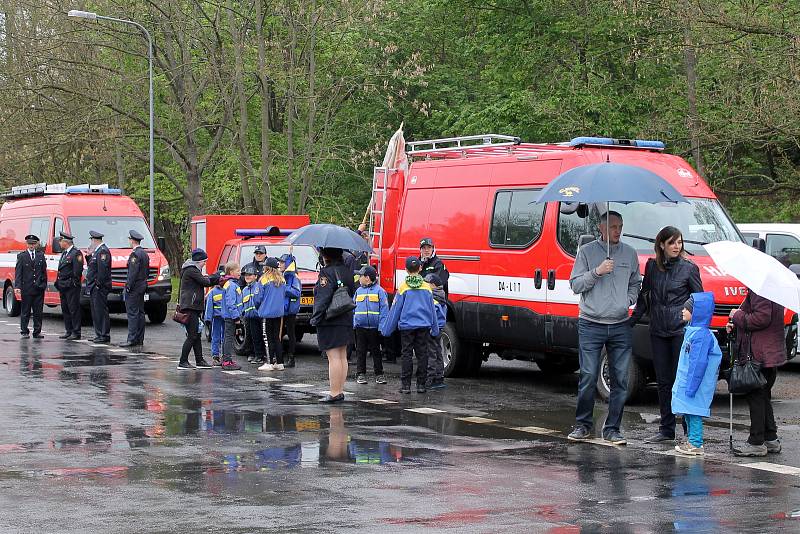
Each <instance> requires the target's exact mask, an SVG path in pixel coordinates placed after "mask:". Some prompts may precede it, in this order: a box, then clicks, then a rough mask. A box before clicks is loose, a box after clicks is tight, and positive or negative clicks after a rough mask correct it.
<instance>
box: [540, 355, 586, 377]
mask: <svg viewBox="0 0 800 534" xmlns="http://www.w3.org/2000/svg"><path fill="white" fill-rule="evenodd" d="M536 365H537V366H538V367H539V369H540V370H541V371H542V372H543V373H544V374H546V375H571V374H572V373H574V372H575V371H577V370H578V369H579V368H580V365H578V361H577V360H575V361H573V360H558V359H556V360H537V361H536Z"/></svg>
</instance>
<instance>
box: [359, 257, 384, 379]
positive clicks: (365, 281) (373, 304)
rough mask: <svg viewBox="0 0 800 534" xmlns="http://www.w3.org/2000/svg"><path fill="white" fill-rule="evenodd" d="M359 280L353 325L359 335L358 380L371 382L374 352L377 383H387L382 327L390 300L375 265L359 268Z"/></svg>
mask: <svg viewBox="0 0 800 534" xmlns="http://www.w3.org/2000/svg"><path fill="white" fill-rule="evenodd" d="M358 275H359V276H358V282H359V284H361V287H359V288H358V289H357V290H356V294H355V295H353V302H355V304H356V309H355V314H354V315H353V328H354V329H355V334H356V362H357V365H358V369H357V375H356V382H357V383H359V384H366V383H367V351H369V353H370V354H371V355H372V369H373V371H374V372H375V382H376V383H377V384H385V383H386V377H385V376H384V375H383V357H382V355H381V351H380V348H379V345H380V331H379V330H380V328H381V327H382V326H383V325H384V323H385V322H386V318H387V317H388V315H389V300H388V298H387V296H386V291H385V290H384V289H383V288H382V287H381V286H380V285H378V284H377V283H376V280H377V278H378V273H377V271H375V268H374V267H372V266H371V265H365V266H364V267H362V268H361V270H360V271H358Z"/></svg>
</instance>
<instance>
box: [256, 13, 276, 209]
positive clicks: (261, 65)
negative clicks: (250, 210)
mask: <svg viewBox="0 0 800 534" xmlns="http://www.w3.org/2000/svg"><path fill="white" fill-rule="evenodd" d="M256 40H257V41H258V83H259V94H260V95H261V172H260V174H261V211H262V212H263V213H264V214H266V215H269V214H271V213H272V187H271V185H270V183H269V171H270V165H272V153H271V152H270V144H269V123H270V114H271V113H272V95H271V94H270V89H269V81H268V80H267V60H266V56H267V51H266V44H265V42H264V5H263V0H256Z"/></svg>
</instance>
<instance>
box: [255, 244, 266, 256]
mask: <svg viewBox="0 0 800 534" xmlns="http://www.w3.org/2000/svg"><path fill="white" fill-rule="evenodd" d="M266 253H267V248H266V247H265V246H264V245H258V246H257V247H256V250H255V252H253V254H266Z"/></svg>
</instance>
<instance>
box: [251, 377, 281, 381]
mask: <svg viewBox="0 0 800 534" xmlns="http://www.w3.org/2000/svg"><path fill="white" fill-rule="evenodd" d="M250 378H251V379H252V380H255V381H257V382H280V381H281V379H280V378H272V377H271V376H251V377H250Z"/></svg>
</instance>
